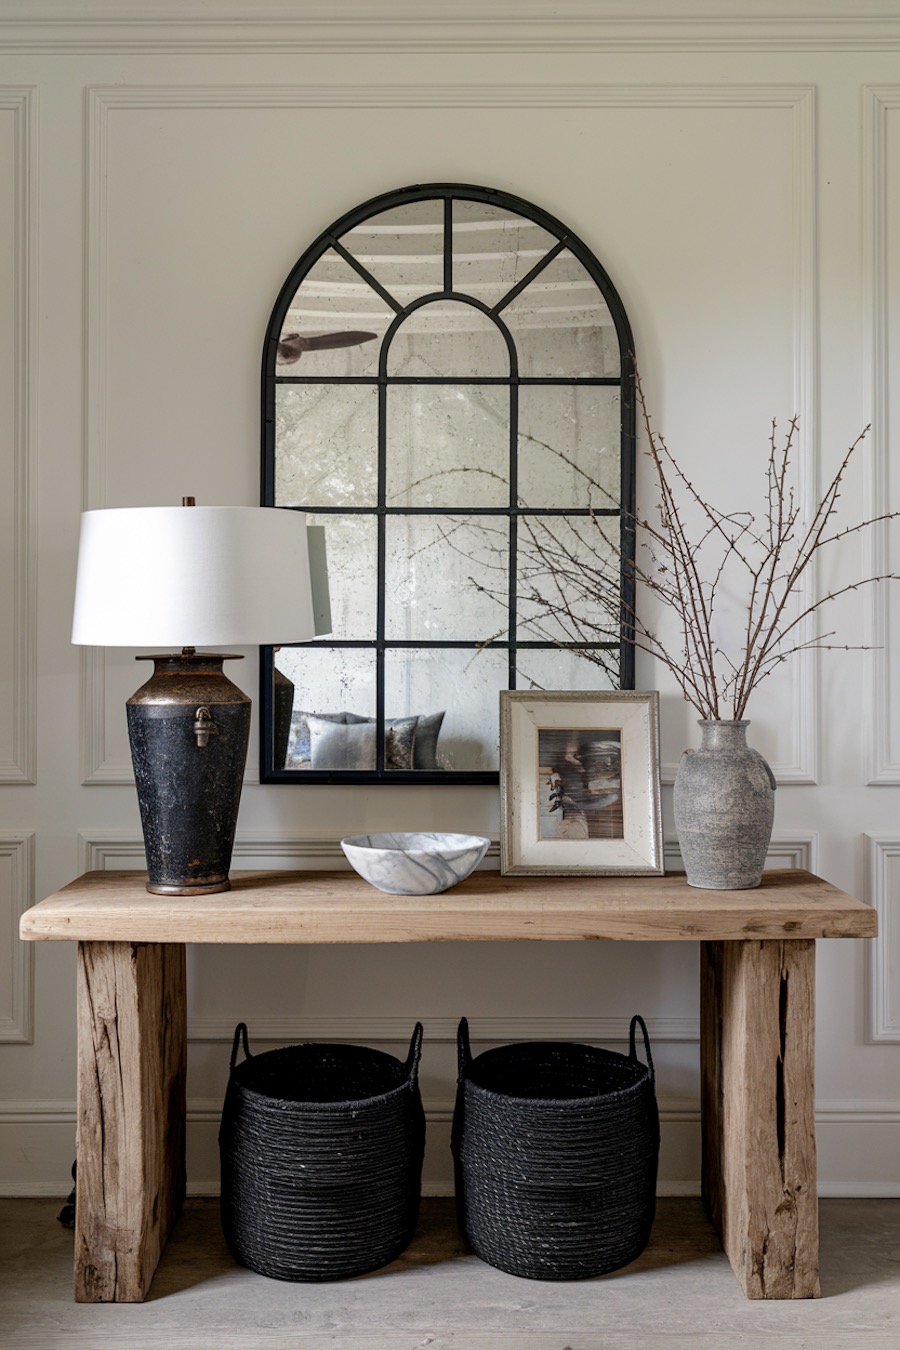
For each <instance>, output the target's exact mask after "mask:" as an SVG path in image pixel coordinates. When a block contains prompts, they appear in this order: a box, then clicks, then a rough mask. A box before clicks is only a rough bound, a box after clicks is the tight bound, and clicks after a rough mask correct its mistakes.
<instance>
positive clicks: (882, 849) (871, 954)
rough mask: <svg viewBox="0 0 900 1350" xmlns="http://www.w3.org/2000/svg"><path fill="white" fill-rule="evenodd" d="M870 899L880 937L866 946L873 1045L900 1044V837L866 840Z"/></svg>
mask: <svg viewBox="0 0 900 1350" xmlns="http://www.w3.org/2000/svg"><path fill="white" fill-rule="evenodd" d="M866 899H867V900H868V902H869V904H870V905H872V906H873V907H874V909H875V911H876V913H877V914H878V936H877V937H876V938H872V939H871V940H870V941H869V942H867V943H866V963H867V970H868V1028H869V1034H868V1037H867V1040H868V1042H869V1043H870V1044H875V1045H877V1044H881V1043H884V1042H887V1043H888V1044H898V1043H900V834H887V835H875V834H869V835H867V836H866Z"/></svg>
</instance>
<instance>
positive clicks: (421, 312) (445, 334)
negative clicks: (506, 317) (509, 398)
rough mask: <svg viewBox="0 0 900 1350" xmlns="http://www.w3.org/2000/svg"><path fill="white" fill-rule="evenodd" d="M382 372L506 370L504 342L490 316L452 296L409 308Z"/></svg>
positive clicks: (498, 372) (503, 374) (452, 373)
mask: <svg viewBox="0 0 900 1350" xmlns="http://www.w3.org/2000/svg"><path fill="white" fill-rule="evenodd" d="M387 370H388V375H395V376H396V375H403V376H414V377H416V378H421V377H422V376H425V377H434V376H442V375H450V376H455V377H456V378H457V379H459V378H465V377H469V376H473V375H478V376H485V375H488V376H500V377H504V378H505V377H506V376H508V375H509V348H508V347H507V345H506V339H505V338H504V336H503V334H502V332H501V331H500V329H499V328H498V327H497V325H496V324H495V323H494V321H493V320H492V319H489V318H488V316H487V315H486V314H483V313H482V312H481V310H480V309H475V308H474V307H473V306H472V305H464V304H462V303H461V302H460V301H457V300H435V301H433V302H431V303H429V304H427V305H422V306H420V308H419V309H414V310H413V312H412V313H411V314H410V315H409V317H408V318H406V319H404V320H403V323H402V324H401V325H400V327H399V328H398V329H397V331H396V333H395V334H394V336H393V338H392V339H391V346H390V350H389V352H388V361H387Z"/></svg>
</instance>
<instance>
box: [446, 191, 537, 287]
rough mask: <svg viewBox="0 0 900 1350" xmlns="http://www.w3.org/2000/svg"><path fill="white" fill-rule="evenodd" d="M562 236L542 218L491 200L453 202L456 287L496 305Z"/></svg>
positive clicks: (454, 285)
mask: <svg viewBox="0 0 900 1350" xmlns="http://www.w3.org/2000/svg"><path fill="white" fill-rule="evenodd" d="M556 242H557V240H556V238H555V237H554V236H553V235H552V234H550V233H549V232H548V231H547V230H545V229H544V228H543V226H541V225H538V223H537V221H534V220H526V219H525V217H524V216H520V215H517V214H516V213H515V212H514V211H504V210H502V209H501V208H500V207H497V206H492V205H491V204H490V203H488V202H467V201H455V202H454V203H453V290H455V291H463V292H465V294H466V295H474V296H475V297H476V299H478V300H481V301H482V302H483V303H484V304H486V305H488V306H493V305H496V304H497V303H498V302H499V301H500V300H502V299H503V297H504V296H505V295H508V294H509V292H510V291H511V290H512V288H513V287H514V286H515V285H517V284H518V282H520V281H521V280H522V278H523V277H525V276H527V275H528V273H529V272H530V271H531V269H532V267H534V266H535V264H536V263H537V262H539V261H540V259H541V258H543V257H544V256H545V254H547V253H548V252H549V251H550V249H551V248H553V247H554V245H555V244H556Z"/></svg>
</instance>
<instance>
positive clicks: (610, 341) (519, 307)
mask: <svg viewBox="0 0 900 1350" xmlns="http://www.w3.org/2000/svg"><path fill="white" fill-rule="evenodd" d="M500 317H501V318H502V319H503V321H504V323H506V324H508V325H509V327H510V329H511V330H512V333H513V337H514V338H515V342H516V347H517V349H518V352H519V374H520V375H531V376H538V377H540V376H544V377H546V376H563V377H564V378H566V379H572V378H573V377H574V378H578V379H584V378H591V377H593V378H596V377H597V376H602V375H618V374H619V339H618V335H617V333H616V327H615V324H614V323H613V320H612V315H611V314H610V312H609V306H608V305H607V304H606V301H605V300H604V299H603V296H602V294H601V293H600V291H599V289H598V287H597V283H596V282H595V281H594V279H593V277H591V275H590V273H589V272H588V271H587V270H586V269H585V268H584V267H583V266H582V265H581V263H580V262H579V261H578V259H577V258H576V257H575V256H574V255H573V254H572V253H570V252H569V250H568V249H563V251H562V253H560V254H559V255H558V256H557V257H556V258H554V259H553V262H551V263H549V264H548V265H547V267H545V268H544V270H543V271H542V272H540V273H539V274H538V276H537V277H535V279H534V281H531V282H529V284H528V285H527V286H526V287H525V289H524V290H523V291H521V292H520V293H519V295H517V296H516V298H515V300H513V301H512V302H511V303H510V304H509V305H507V307H506V308H505V309H504V310H503V311H502V313H501V315H500Z"/></svg>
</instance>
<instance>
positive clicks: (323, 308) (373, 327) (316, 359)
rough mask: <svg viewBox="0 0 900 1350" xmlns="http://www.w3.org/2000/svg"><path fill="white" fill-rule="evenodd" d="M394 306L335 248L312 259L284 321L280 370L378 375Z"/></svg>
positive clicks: (279, 372) (277, 368)
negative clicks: (312, 262) (317, 258)
mask: <svg viewBox="0 0 900 1350" xmlns="http://www.w3.org/2000/svg"><path fill="white" fill-rule="evenodd" d="M393 318H394V311H393V310H392V308H391V306H390V305H389V304H388V303H387V302H386V301H385V300H383V299H382V298H381V296H380V295H379V294H378V293H377V292H376V291H374V290H373V289H372V287H371V286H370V285H368V283H367V282H366V281H365V279H364V278H363V277H361V276H360V275H359V273H358V272H357V271H356V270H355V269H354V268H352V267H351V266H350V265H349V263H347V262H345V261H344V259H343V258H342V257H341V256H340V254H339V253H336V252H335V250H334V249H327V250H326V252H325V253H323V254H322V256H321V258H319V260H318V261H317V262H315V263H314V264H313V266H312V267H311V269H310V270H309V272H307V274H306V276H305V277H304V279H303V281H302V282H301V283H300V285H299V286H298V287H297V291H296V293H295V295H294V298H293V300H292V301H291V305H290V308H289V309H288V312H287V314H286V315H285V318H284V323H283V324H282V325H281V332H280V334H279V342H278V355H277V357H276V364H275V373H276V375H298V376H307V375H377V373H378V352H379V348H380V346H381V339H382V338H383V337H384V334H385V332H386V330H387V327H388V324H389V323H390V322H391V320H392V319H393Z"/></svg>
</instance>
